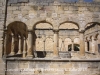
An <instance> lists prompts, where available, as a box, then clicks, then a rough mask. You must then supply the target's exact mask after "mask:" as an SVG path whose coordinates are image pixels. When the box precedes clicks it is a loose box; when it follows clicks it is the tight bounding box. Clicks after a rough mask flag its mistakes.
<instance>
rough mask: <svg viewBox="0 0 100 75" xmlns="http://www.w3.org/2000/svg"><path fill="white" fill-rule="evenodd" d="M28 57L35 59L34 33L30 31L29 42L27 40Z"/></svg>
mask: <svg viewBox="0 0 100 75" xmlns="http://www.w3.org/2000/svg"><path fill="white" fill-rule="evenodd" d="M27 48H28V50H27V57H33V50H32V32H31V31H29V33H28V40H27Z"/></svg>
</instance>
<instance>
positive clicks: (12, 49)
mask: <svg viewBox="0 0 100 75" xmlns="http://www.w3.org/2000/svg"><path fill="white" fill-rule="evenodd" d="M11 36H12V43H11V53H10V55H14V54H15V52H14V35H13V34H11Z"/></svg>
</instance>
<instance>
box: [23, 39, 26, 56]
mask: <svg viewBox="0 0 100 75" xmlns="http://www.w3.org/2000/svg"><path fill="white" fill-rule="evenodd" d="M25 57H26V38H25V37H24V46H23V58H25Z"/></svg>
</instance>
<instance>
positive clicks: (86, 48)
mask: <svg viewBox="0 0 100 75" xmlns="http://www.w3.org/2000/svg"><path fill="white" fill-rule="evenodd" d="M85 52H88V44H87V41H86V40H85Z"/></svg>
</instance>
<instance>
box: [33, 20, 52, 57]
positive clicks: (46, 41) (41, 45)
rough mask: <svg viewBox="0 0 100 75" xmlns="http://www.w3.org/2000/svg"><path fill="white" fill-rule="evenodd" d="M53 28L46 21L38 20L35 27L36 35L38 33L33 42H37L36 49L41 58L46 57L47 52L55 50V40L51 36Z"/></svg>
mask: <svg viewBox="0 0 100 75" xmlns="http://www.w3.org/2000/svg"><path fill="white" fill-rule="evenodd" d="M52 29H53V28H52V25H51V24H50V23H48V22H46V21H40V22H37V23H36V24H35V25H34V27H33V32H34V35H36V38H34V41H33V42H35V47H36V49H35V51H36V53H37V57H39V58H44V57H46V54H47V52H48V51H52V50H53V40H52V39H51V38H49V37H51V36H53V30H52ZM34 35H33V37H34Z"/></svg>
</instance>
